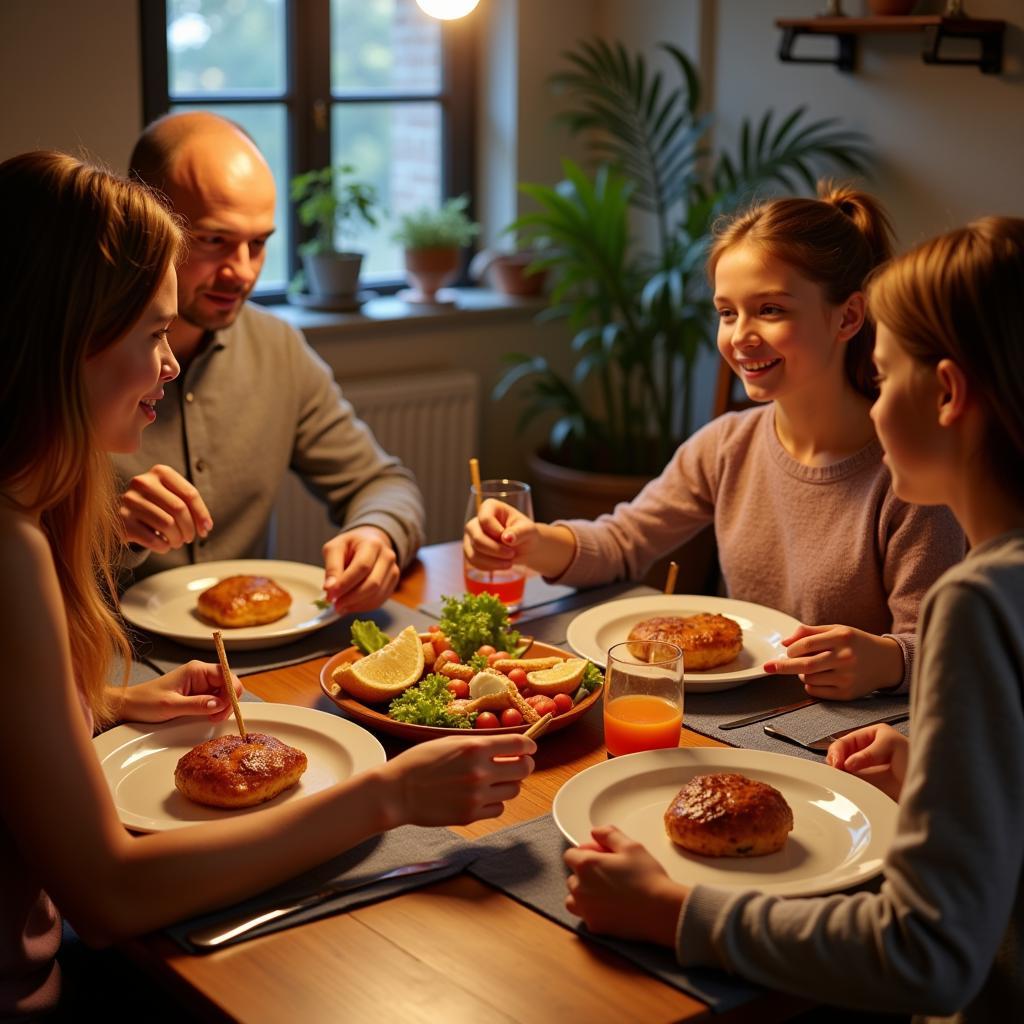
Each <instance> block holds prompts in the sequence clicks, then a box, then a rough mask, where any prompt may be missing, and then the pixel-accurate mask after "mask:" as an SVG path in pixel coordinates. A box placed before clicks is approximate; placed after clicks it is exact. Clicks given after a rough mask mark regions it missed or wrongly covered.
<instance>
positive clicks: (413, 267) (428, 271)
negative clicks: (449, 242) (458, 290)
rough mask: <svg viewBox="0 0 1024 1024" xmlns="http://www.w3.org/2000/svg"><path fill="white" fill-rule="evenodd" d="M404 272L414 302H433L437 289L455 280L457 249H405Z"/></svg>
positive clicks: (457, 263)
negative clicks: (409, 284) (412, 292)
mask: <svg viewBox="0 0 1024 1024" xmlns="http://www.w3.org/2000/svg"><path fill="white" fill-rule="evenodd" d="M405 272H406V274H407V275H408V277H409V281H410V282H411V284H412V286H413V289H414V294H413V295H411V296H409V298H410V299H411V301H414V302H434V301H436V298H437V291H438V289H439V288H442V287H443V286H444V285H446V284H448V283H449V282H451V281H454V280H455V276H456V274H458V272H459V250H458V249H456V248H454V247H450V246H437V247H433V248H429V249H406V250H405Z"/></svg>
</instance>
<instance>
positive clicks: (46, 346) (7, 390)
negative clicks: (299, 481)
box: [0, 151, 182, 721]
mask: <svg viewBox="0 0 1024 1024" xmlns="http://www.w3.org/2000/svg"><path fill="white" fill-rule="evenodd" d="M0 225H2V230H3V234H4V238H5V244H4V245H3V246H2V247H0V329H2V330H3V331H4V333H5V335H6V338H5V341H4V344H3V345H2V346H0V351H2V355H0V490H2V491H3V492H4V497H5V499H6V500H7V501H8V502H9V503H11V504H14V505H16V506H17V507H19V508H21V509H22V510H23V511H25V512H27V513H29V514H33V515H38V517H39V521H40V523H41V526H42V529H43V530H44V532H45V533H46V535H47V538H48V540H49V542H50V548H51V551H52V553H53V559H54V563H55V565H56V570H57V577H58V580H59V581H60V586H61V590H62V594H63V598H64V604H65V610H66V614H67V625H68V633H69V636H70V642H71V655H72V659H73V665H74V671H75V677H76V681H77V683H78V686H79V688H80V690H81V691H82V693H83V694H84V696H85V698H86V700H87V701H88V703H89V705H90V707H91V708H92V709H93V712H94V714H95V715H96V717H97V718H98V719H99V720H100V721H103V720H106V719H107V718H108V717H109V712H110V709H109V707H108V706H107V703H106V701H105V699H104V691H105V687H106V683H107V681H108V677H109V674H110V670H111V664H112V656H113V654H114V653H115V652H117V653H118V654H120V655H121V657H122V658H123V659H124V663H125V665H126V666H127V664H128V659H129V658H130V649H129V646H128V642H127V640H126V638H125V635H124V631H123V629H122V627H121V624H120V620H119V619H118V617H117V615H116V613H115V612H114V610H113V608H114V606H115V588H114V581H113V578H112V572H113V569H112V567H113V566H115V565H116V564H117V562H118V556H119V554H120V550H121V545H122V539H121V538H122V532H121V529H120V524H119V521H118V519H117V517H116V514H115V505H114V493H115V492H114V484H113V476H112V471H111V468H110V463H109V460H108V458H107V456H106V454H105V453H103V452H101V451H99V450H98V449H97V447H96V444H95V441H94V437H93V428H92V423H91V418H90V414H89V405H88V402H87V398H86V391H85V384H84V380H83V375H82V370H83V366H84V364H85V361H86V359H87V358H88V357H90V356H92V355H95V354H96V353H97V352H100V351H102V350H103V349H105V348H106V347H107V346H109V345H111V344H113V343H114V342H116V341H118V340H119V339H120V338H122V337H124V335H125V334H126V333H127V332H128V331H129V330H130V329H131V327H132V326H133V325H134V324H135V323H136V321H137V320H138V319H139V317H140V316H141V315H142V313H143V311H144V310H145V308H146V306H147V305H148V304H149V302H150V301H151V299H152V297H153V295H154V293H155V291H156V289H157V287H158V285H159V284H160V282H161V281H162V280H163V278H164V276H165V275H166V273H167V269H168V267H169V266H171V265H172V264H173V263H174V262H175V261H176V260H177V258H178V256H179V253H180V251H181V246H182V233H181V230H180V229H179V227H178V225H177V224H176V222H175V221H174V219H173V218H172V217H171V215H170V214H169V213H168V212H167V211H166V210H165V209H164V208H163V206H162V205H161V204H160V203H159V202H158V201H157V200H156V199H155V198H154V197H153V196H152V195H151V194H149V193H148V192H147V190H146V189H144V188H142V187H141V186H139V185H135V184H132V183H130V182H128V181H125V180H123V179H120V178H117V177H115V176H114V175H112V174H109V173H107V172H106V171H103V170H100V169H99V168H96V167H92V166H89V165H88V164H85V163H82V162H81V161H79V160H76V159H74V158H72V157H70V156H67V155H66V154H63V153H53V152H43V151H40V152H34V153H25V154H22V155H21V156H17V157H13V158H11V159H10V160H6V161H4V162H3V163H2V164H0ZM12 490H16V491H17V493H18V494H19V495H20V496H21V499H20V500H15V499H14V498H13V497H12V496H11V494H10V493H9V492H10V491H12ZM25 495H30V496H31V497H29V498H27V499H26V498H25V497H24V496H25Z"/></svg>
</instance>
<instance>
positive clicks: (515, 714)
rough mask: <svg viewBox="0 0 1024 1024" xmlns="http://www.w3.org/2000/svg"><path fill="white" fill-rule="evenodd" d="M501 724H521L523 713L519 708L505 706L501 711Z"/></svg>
mask: <svg viewBox="0 0 1024 1024" xmlns="http://www.w3.org/2000/svg"><path fill="white" fill-rule="evenodd" d="M501 724H502V725H506V726H513V725H522V724H523V713H522V712H521V711H520V710H519V708H505V710H504V711H502V713H501Z"/></svg>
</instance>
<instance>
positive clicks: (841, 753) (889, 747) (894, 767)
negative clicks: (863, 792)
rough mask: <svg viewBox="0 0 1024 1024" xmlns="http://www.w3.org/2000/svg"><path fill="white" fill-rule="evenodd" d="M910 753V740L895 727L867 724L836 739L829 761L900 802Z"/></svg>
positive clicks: (827, 760)
mask: <svg viewBox="0 0 1024 1024" xmlns="http://www.w3.org/2000/svg"><path fill="white" fill-rule="evenodd" d="M909 754H910V740H908V739H907V737H906V736H904V735H903V734H902V733H898V732H897V731H896V730H895V729H894V728H893V727H892V726H891V725H866V726H864V728H863V729H858V730H857V731H856V732H851V733H848V734H847V735H846V736H843V737H842V738H841V739H838V740H836V741H835V743H833V744H832V746H830V747H829V748H828V754H827V755H826V757H825V760H826V762H827V763H828V764H830V765H832V767H833V768H838V769H839V770H840V771H843V772H849V773H850V774H851V775H856V776H858V777H859V778H861V779H864V781H865V782H870V783H871V785H873V786H875V787H877V788H878V789H880V790H881V791H882V792H883V793H885V794H886V795H887V796H890V797H892V798H893V800H899V798H900V791H901V790H902V789H903V780H904V779H905V778H906V775H907V758H908V757H909Z"/></svg>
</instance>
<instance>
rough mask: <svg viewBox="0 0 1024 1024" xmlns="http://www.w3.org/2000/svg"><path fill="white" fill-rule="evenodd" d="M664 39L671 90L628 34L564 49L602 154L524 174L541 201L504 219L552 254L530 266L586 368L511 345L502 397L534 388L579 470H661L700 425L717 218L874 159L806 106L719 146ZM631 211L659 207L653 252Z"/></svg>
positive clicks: (558, 454) (686, 70) (572, 90)
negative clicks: (555, 178) (760, 196)
mask: <svg viewBox="0 0 1024 1024" xmlns="http://www.w3.org/2000/svg"><path fill="white" fill-rule="evenodd" d="M662 49H664V50H665V51H666V53H668V54H669V56H670V57H671V59H672V61H673V63H674V66H675V70H676V71H677V72H678V76H679V81H678V83H677V84H676V85H675V86H674V87H669V86H668V85H667V84H666V77H665V76H664V75H663V74H662V73H661V72H660V71H655V72H652V71H651V70H650V69H649V68H648V65H647V61H646V59H645V58H644V57H643V55H642V54H630V53H629V52H628V51H627V50H626V49H625V48H624V47H623V46H621V45H619V46H614V47H613V46H610V45H609V44H607V43H605V42H603V41H600V40H595V41H589V42H584V43H581V44H580V46H579V48H578V49H577V50H576V51H574V52H572V53H569V54H566V57H567V59H568V61H569V62H570V64H571V66H572V67H571V69H570V70H568V71H565V72H562V73H560V74H558V75H556V76H554V79H553V81H554V82H555V83H556V84H557V85H559V86H560V87H562V88H563V89H565V90H566V91H567V92H568V93H569V96H570V99H571V101H572V102H573V107H572V108H571V109H570V110H569V111H568V112H567V113H566V114H563V115H562V117H563V119H564V120H565V122H566V123H567V124H568V126H569V128H570V130H571V131H572V132H573V133H586V134H587V136H588V140H589V146H590V148H591V151H592V153H593V155H594V157H595V158H596V162H597V163H598V166H597V169H596V171H595V172H594V173H593V174H592V175H591V174H588V173H587V172H585V171H584V170H583V169H582V168H580V167H579V166H578V165H576V164H575V163H573V162H572V161H570V160H565V161H563V170H564V174H565V178H564V180H563V181H561V182H560V183H559V184H557V185H555V186H553V187H552V186H547V185H541V184H522V185H521V186H520V188H521V190H522V191H523V192H524V193H525V194H526V195H528V196H529V197H530V198H531V199H533V201H534V203H535V205H536V207H537V209H536V211H535V212H531V213H527V214H525V215H524V216H522V217H520V218H519V219H518V220H517V221H516V222H515V223H513V224H512V225H510V226H509V230H510V231H515V232H517V233H518V234H519V236H520V237H521V238H523V239H525V240H526V241H528V242H530V243H532V244H533V245H534V246H535V247H536V248H538V249H539V250H541V251H542V252H543V256H542V257H540V258H539V259H537V260H536V261H534V263H533V264H532V267H533V268H535V269H536V270H540V269H543V268H547V269H549V270H550V271H551V272H552V276H553V279H554V282H555V284H554V287H553V289H552V291H551V296H550V303H549V308H548V309H547V310H545V312H544V314H542V315H543V316H544V317H545V318H546V319H553V318H566V319H568V321H569V323H570V325H571V327H572V329H573V331H574V335H573V338H572V343H571V344H572V349H573V353H574V360H575V365H574V369H573V372H572V374H571V375H570V376H565V375H563V374H560V373H558V372H557V371H556V370H554V369H553V368H552V366H551V365H550V364H549V362H548V360H547V359H546V358H545V357H544V356H526V355H521V354H514V355H511V356H509V357H508V359H509V361H510V362H511V364H512V365H511V366H510V368H509V369H508V371H507V372H506V373H505V374H504V375H503V377H502V379H501V380H500V381H499V383H498V385H497V387H496V389H495V395H496V397H499V398H500V397H502V396H504V395H505V394H506V393H508V392H509V391H510V390H511V389H512V388H514V387H520V386H522V387H525V388H527V389H528V392H529V400H528V403H527V405H526V407H525V408H524V411H523V414H522V417H521V422H522V421H526V420H529V419H532V418H534V417H536V416H539V415H543V416H551V417H553V426H552V428H551V434H550V441H549V448H550V454H551V455H552V457H553V458H554V459H555V460H556V461H559V462H562V463H564V464H567V465H573V466H576V467H578V468H583V469H599V470H604V471H608V472H618V473H629V474H650V473H654V472H657V471H659V470H660V469H661V467H662V466H664V465H665V463H666V462H667V461H668V459H669V458H670V456H671V454H672V452H673V451H674V450H675V449H676V447H677V446H678V445H679V444H680V443H681V442H682V441H683V440H684V439H685V438H686V437H687V436H688V435H689V434H690V433H691V431H692V428H693V398H694V396H693V379H694V367H695V364H696V361H697V359H698V357H699V355H700V352H701V350H702V349H705V348H713V345H714V341H713V328H712V322H713V316H712V314H713V310H712V308H711V302H710V297H709V294H708V289H707V285H706V281H705V277H704V262H705V258H706V254H707V248H708V243H709V241H710V238H711V232H712V226H713V223H714V221H715V219H716V218H717V217H718V216H719V215H720V214H722V213H727V212H730V211H732V210H735V209H736V208H738V207H739V206H741V205H742V204H743V203H744V202H745V201H747V200H748V199H749V198H750V197H751V196H752V194H753V193H754V192H755V190H774V189H784V190H786V191H788V192H795V191H798V190H799V188H800V187H801V186H806V187H807V188H810V189H813V188H814V185H815V182H816V177H817V175H818V173H819V172H821V171H822V170H831V169H836V168H841V169H843V170H846V171H851V172H855V173H864V171H865V170H866V168H867V166H868V158H867V149H866V143H867V139H866V137H865V136H863V135H861V134H860V133H858V132H855V131H852V130H849V129H844V128H842V127H841V126H840V125H839V124H838V123H837V122H836V121H835V120H834V119H825V120H817V121H809V120H808V119H807V117H806V111H805V110H804V109H803V108H798V109H797V110H794V111H793V112H792V113H790V114H789V115H788V116H786V117H784V118H782V119H778V120H777V119H776V117H775V114H774V113H773V112H772V111H768V112H766V113H765V114H763V115H762V116H761V118H760V119H759V120H758V121H756V122H753V121H750V120H749V119H747V120H744V121H743V123H742V126H741V129H740V138H739V144H738V147H737V150H736V152H735V153H733V154H730V153H729V152H727V151H725V150H721V151H719V152H717V153H714V152H712V151H711V150H710V148H709V147H708V144H707V138H706V137H707V132H708V128H709V127H710V123H711V121H710V118H709V117H708V116H706V115H703V116H702V115H701V114H700V113H699V112H698V107H699V104H700V82H699V78H698V76H697V72H696V69H695V68H694V66H693V64H692V63H691V62H690V60H689V59H688V58H687V57H686V55H685V54H684V53H683V52H682V51H681V50H679V49H677V48H676V47H674V46H671V45H667V44H666V45H664V46H663V47H662ZM631 209H637V210H642V211H644V212H645V213H647V214H649V215H651V216H652V217H653V219H654V224H655V235H656V239H657V243H656V245H655V246H654V247H653V248H652V249H644V248H642V247H641V246H638V245H637V244H636V243H635V240H634V239H633V237H632V235H631V230H630V228H631V213H630V211H631Z"/></svg>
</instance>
